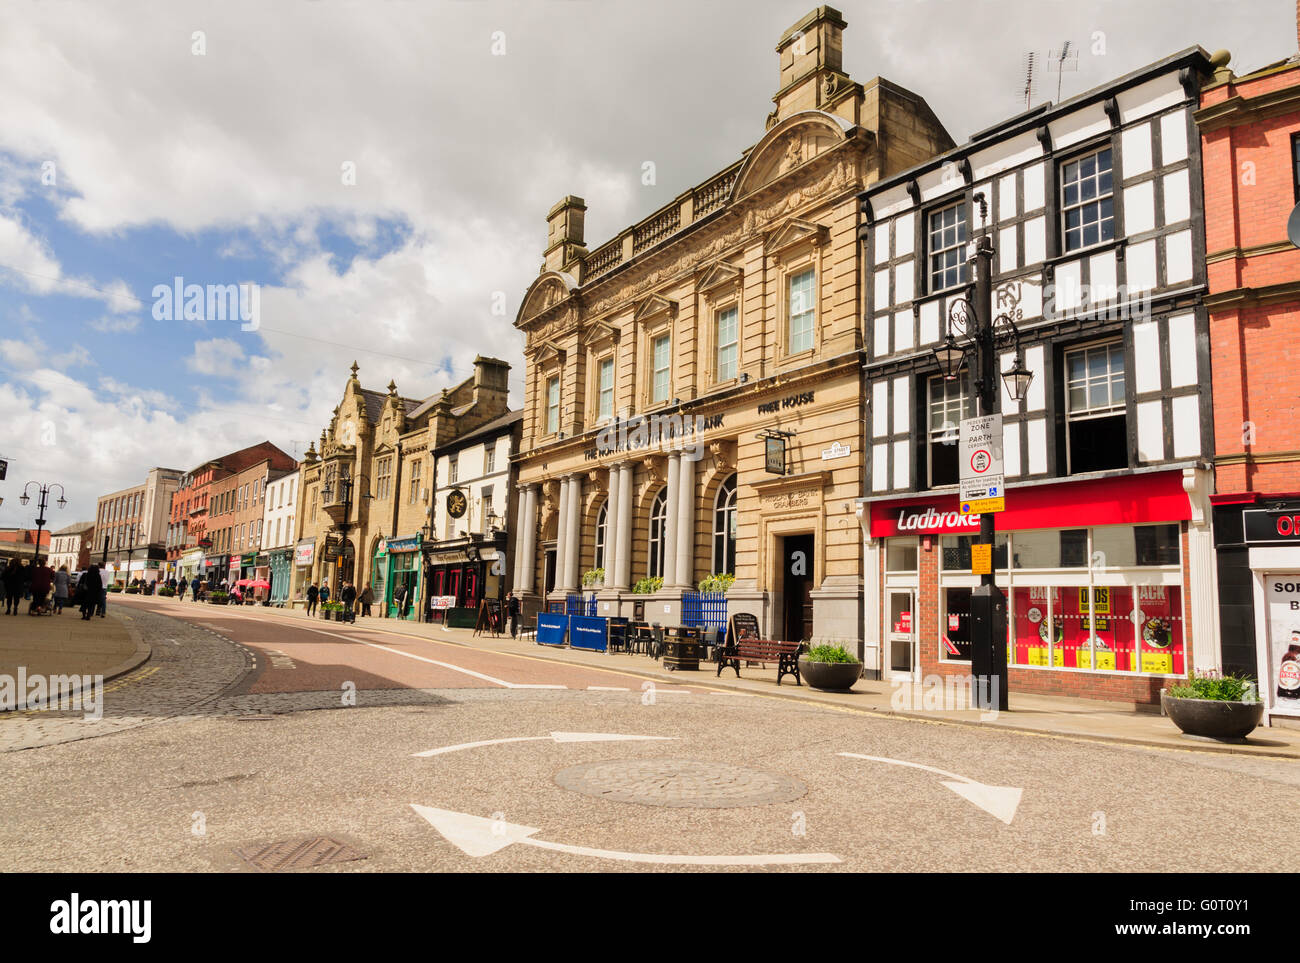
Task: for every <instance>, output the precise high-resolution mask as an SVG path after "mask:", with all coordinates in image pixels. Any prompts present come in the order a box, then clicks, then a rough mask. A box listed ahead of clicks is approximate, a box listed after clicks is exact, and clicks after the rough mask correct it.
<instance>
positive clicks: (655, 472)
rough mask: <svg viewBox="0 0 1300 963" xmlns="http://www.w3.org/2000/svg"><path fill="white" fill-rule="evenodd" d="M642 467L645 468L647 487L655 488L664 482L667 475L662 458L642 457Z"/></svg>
mask: <svg viewBox="0 0 1300 963" xmlns="http://www.w3.org/2000/svg"><path fill="white" fill-rule="evenodd" d="M641 467H642V468H644V469H645V474H646V487H647V488H654V487H656V486H658V485H662V484H663V483H664V479H665V478H666V477H667V476H666V475H665V473H664V463H663V459H662V458H656V457H653V456H651V457H646V458H642V459H641Z"/></svg>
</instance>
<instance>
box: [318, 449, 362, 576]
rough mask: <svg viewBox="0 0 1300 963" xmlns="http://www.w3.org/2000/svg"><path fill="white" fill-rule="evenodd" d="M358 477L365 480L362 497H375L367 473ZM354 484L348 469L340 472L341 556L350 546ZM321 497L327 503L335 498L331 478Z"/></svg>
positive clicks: (336, 567)
mask: <svg viewBox="0 0 1300 963" xmlns="http://www.w3.org/2000/svg"><path fill="white" fill-rule="evenodd" d="M357 477H358V479H359V480H361V481H362V482H364V485H363V488H364V490H365V494H363V495H362V496H361V497H362V498H374V497H375V496H374V495H372V494H370V479H369V478H367V477H366V476H365V475H358V476H357ZM353 484H354V482H353V481H352V476H351V475H350V474H349V473H348V472H347V471H340V472H339V480H338V492H339V501H341V502H342V503H343V520H342V521H341V522H339V526H338V527H339V531H340V532H341V533H342V538H343V544H342V545H340V546H339V557H340V558H346V557H347V555H346V550H347V548H348V528H350V527H351V523H350V519H351V517H352V487H353ZM321 497H322V498H324V500H325V501H326V502H327V503H328V502H332V501H333V500H334V483H333V482H332V481H331V480H330V479H326V481H325V487H323V488H322V489H321ZM338 570H339V563H338V562H337V561H336V562H335V563H334V572H335V574H336V575H337V574H338ZM334 590H335V591H336V592H337V591H339V590H340V589H339V587H338V586H335V589H334Z"/></svg>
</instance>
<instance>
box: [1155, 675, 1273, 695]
mask: <svg viewBox="0 0 1300 963" xmlns="http://www.w3.org/2000/svg"><path fill="white" fill-rule="evenodd" d="M1169 694H1170V695H1171V696H1173V697H1174V698H1175V699H1210V700H1213V701H1215V702H1258V701H1259V696H1257V695H1256V694H1255V680H1254V679H1252V678H1250V677H1249V676H1244V675H1231V674H1229V675H1220V674H1219V673H1218V672H1214V671H1209V672H1204V673H1202V674H1200V675H1197V674H1196V673H1195V672H1193V673H1192V674H1191V675H1190V676H1188V678H1187V681H1186V682H1180V683H1178V684H1177V685H1172V686H1170V687H1169Z"/></svg>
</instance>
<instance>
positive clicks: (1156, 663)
mask: <svg viewBox="0 0 1300 963" xmlns="http://www.w3.org/2000/svg"><path fill="white" fill-rule="evenodd" d="M1142 671H1143V672H1161V673H1164V674H1165V675H1172V674H1173V671H1174V656H1173V653H1172V652H1143V653H1142Z"/></svg>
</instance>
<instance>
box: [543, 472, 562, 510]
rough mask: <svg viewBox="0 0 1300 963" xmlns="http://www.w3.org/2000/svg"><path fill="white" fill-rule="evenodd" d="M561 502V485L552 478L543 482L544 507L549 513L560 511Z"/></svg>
mask: <svg viewBox="0 0 1300 963" xmlns="http://www.w3.org/2000/svg"><path fill="white" fill-rule="evenodd" d="M559 500H560V483H559V481H558V480H556V479H554V478H551V479H548V480H547V481H544V482H542V507H543V508H544V509H545V510H546V511H547V512H553V511H557V510H558V505H559Z"/></svg>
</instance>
